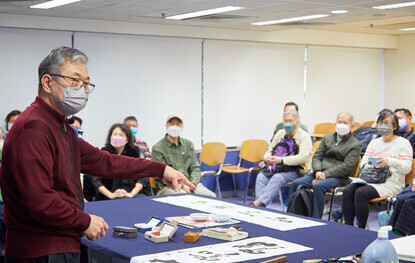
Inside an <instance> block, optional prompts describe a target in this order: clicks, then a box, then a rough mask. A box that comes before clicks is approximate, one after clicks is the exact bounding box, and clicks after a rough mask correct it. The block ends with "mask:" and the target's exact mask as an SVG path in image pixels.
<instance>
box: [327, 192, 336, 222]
mask: <svg viewBox="0 0 415 263" xmlns="http://www.w3.org/2000/svg"><path fill="white" fill-rule="evenodd" d="M335 194H336V190H333V191H332V192H331V201H330V210H329V217H328V218H327V220H328V221H330V220H331V212H332V209H333V200H334V196H335Z"/></svg>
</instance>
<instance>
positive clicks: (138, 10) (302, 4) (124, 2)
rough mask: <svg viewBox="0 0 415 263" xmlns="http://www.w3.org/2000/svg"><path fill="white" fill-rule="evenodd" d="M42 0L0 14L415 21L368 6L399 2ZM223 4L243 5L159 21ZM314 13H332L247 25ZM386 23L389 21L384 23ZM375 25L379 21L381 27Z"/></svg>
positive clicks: (339, 26) (244, 22)
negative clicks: (53, 1)
mask: <svg viewBox="0 0 415 263" xmlns="http://www.w3.org/2000/svg"><path fill="white" fill-rule="evenodd" d="M402 1H404V0H402ZM41 2H44V1H9V0H1V1H0V13H6V14H23V15H35V16H53V17H66V18H74V19H77V18H83V19H98V20H109V21H114V20H116V21H128V22H138V23H152V24H168V25H181V26H199V27H212V28H224V29H241V30H257V31H278V30H285V29H287V28H295V27H298V28H305V29H310V30H311V29H324V30H333V31H343V32H360V33H373V34H379V33H380V32H382V33H381V34H391V35H399V34H411V32H402V31H399V30H398V29H399V28H398V27H399V25H394V23H395V22H392V21H395V20H396V19H399V18H404V17H405V18H406V17H410V18H414V19H415V7H411V8H399V9H393V10H377V9H373V8H372V6H377V5H385V4H392V3H397V2H400V1H397V0H369V1H364V0H347V1H345V0H84V1H81V2H77V3H73V4H69V5H65V6H61V7H57V8H53V9H49V10H39V9H32V8H29V6H30V5H32V4H37V3H41ZM227 5H232V6H242V7H245V9H241V10H236V11H233V12H228V13H224V15H228V16H230V17H221V18H220V19H218V18H210V19H200V18H199V19H191V20H185V21H172V20H166V19H162V14H165V15H174V14H182V13H186V12H192V11H199V10H204V9H210V8H217V7H222V6H227ZM334 9H346V10H348V11H349V13H347V14H337V15H332V14H331V13H330V11H332V10H334ZM312 14H330V15H331V16H329V17H326V18H320V19H315V20H310V21H307V23H301V22H300V23H298V25H290V26H286V25H272V26H264V27H262V26H252V25H251V24H250V23H252V22H259V21H266V20H275V19H281V18H290V17H298V16H305V15H312ZM232 16H233V17H232ZM404 22H405V23H406V22H411V21H406V20H405V21H403V22H402V23H404ZM388 23H392V24H389V25H388ZM395 24H396V23H395ZM371 25H372V26H371ZM373 25H382V28H380V27H376V26H373ZM0 26H1V25H0Z"/></svg>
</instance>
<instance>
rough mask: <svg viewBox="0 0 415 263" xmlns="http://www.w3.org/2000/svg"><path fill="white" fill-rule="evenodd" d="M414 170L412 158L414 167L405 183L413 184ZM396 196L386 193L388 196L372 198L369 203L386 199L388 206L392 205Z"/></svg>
mask: <svg viewBox="0 0 415 263" xmlns="http://www.w3.org/2000/svg"><path fill="white" fill-rule="evenodd" d="M414 172H415V160H414V159H412V168H411V171H410V172H409V173H408V174H406V175H405V185H410V184H412V180H413V178H414ZM394 197H395V195H386V196H381V197H377V198H373V199H370V200H369V204H373V203H377V202H383V201H386V202H387V206H388V207H390V205H391V204H392V202H393V199H394ZM366 228H367V229H369V225H368V224H366Z"/></svg>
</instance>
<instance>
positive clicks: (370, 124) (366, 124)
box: [362, 121, 374, 126]
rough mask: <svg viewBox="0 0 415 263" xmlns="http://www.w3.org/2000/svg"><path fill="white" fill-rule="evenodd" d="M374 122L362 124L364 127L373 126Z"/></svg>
mask: <svg viewBox="0 0 415 263" xmlns="http://www.w3.org/2000/svg"><path fill="white" fill-rule="evenodd" d="M373 122H374V121H365V122H364V123H362V126H372V124H373Z"/></svg>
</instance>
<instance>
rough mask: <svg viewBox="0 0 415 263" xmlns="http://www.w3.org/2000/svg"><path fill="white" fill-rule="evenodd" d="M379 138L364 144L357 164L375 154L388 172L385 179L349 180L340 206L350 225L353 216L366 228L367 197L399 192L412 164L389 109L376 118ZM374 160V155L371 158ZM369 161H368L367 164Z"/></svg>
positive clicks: (406, 141)
mask: <svg viewBox="0 0 415 263" xmlns="http://www.w3.org/2000/svg"><path fill="white" fill-rule="evenodd" d="M377 130H378V132H379V133H380V134H381V137H380V138H377V139H374V140H372V141H371V142H370V143H369V145H368V146H367V150H366V152H365V155H364V156H363V158H362V161H361V163H360V167H361V168H362V167H363V166H364V165H366V164H368V163H369V158H376V160H377V161H376V163H374V164H372V165H373V166H374V167H375V168H384V167H389V171H390V174H391V176H390V177H389V178H387V179H386V181H385V182H384V183H379V184H360V183H352V184H350V185H348V186H347V187H346V188H345V189H344V192H343V200H342V210H343V215H344V219H345V222H346V224H348V225H353V221H354V217H355V216H356V218H357V223H358V226H359V227H360V228H365V227H366V223H367V219H368V216H369V202H368V201H369V200H370V199H373V198H377V197H380V196H387V195H393V194H398V193H399V192H400V191H401V190H402V189H403V188H404V187H405V175H406V174H407V173H409V172H410V171H411V167H412V147H411V144H410V143H409V142H408V140H406V139H405V138H402V137H399V136H397V135H396V133H397V132H398V130H399V122H398V117H397V116H396V114H394V113H393V112H392V111H391V110H388V109H384V110H382V111H381V112H380V113H379V117H378V119H377ZM372 160H374V159H372ZM369 165H370V164H369Z"/></svg>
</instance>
